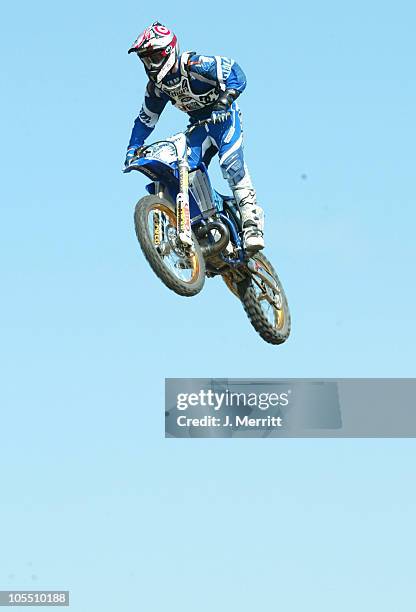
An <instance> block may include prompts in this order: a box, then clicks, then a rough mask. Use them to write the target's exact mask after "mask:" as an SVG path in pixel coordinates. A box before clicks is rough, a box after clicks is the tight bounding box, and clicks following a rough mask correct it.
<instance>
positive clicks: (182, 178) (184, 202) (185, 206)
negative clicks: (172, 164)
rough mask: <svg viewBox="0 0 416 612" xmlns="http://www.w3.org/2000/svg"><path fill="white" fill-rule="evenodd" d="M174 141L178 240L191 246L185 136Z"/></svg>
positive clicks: (184, 244) (186, 245)
mask: <svg viewBox="0 0 416 612" xmlns="http://www.w3.org/2000/svg"><path fill="white" fill-rule="evenodd" d="M182 136H183V138H182V139H180V141H179V142H177V143H176V146H177V150H178V170H179V193H178V195H177V196H176V223H177V227H176V230H177V234H178V238H179V241H180V242H181V243H182V244H183V246H185V247H188V248H189V247H192V245H193V241H192V232H191V214H190V210H189V164H188V156H187V142H186V136H185V135H184V134H183V135H182Z"/></svg>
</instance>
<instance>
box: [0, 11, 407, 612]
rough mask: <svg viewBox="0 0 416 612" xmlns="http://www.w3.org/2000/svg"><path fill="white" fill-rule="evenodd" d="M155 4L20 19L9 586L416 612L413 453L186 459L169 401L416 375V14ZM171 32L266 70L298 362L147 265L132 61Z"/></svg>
mask: <svg viewBox="0 0 416 612" xmlns="http://www.w3.org/2000/svg"><path fill="white" fill-rule="evenodd" d="M153 6H155V5H152V4H151V3H147V4H146V3H138V2H136V3H130V4H129V3H125V4H124V5H120V4H116V3H114V2H108V1H100V2H97V1H96V0H91V1H90V2H79V0H74V1H73V2H71V3H59V4H56V3H53V2H50V1H40V2H37V3H29V2H28V1H27V0H23V2H20V3H18V4H12V3H8V4H6V5H5V6H4V7H3V10H2V34H1V37H0V45H1V58H2V65H3V75H2V91H3V94H2V98H1V102H0V105H1V117H2V130H1V131H2V147H1V150H0V156H1V167H2V180H1V183H0V201H1V222H0V232H1V240H0V249H1V281H2V282H1V286H2V292H1V293H2V299H1V303H0V314H1V317H0V326H1V347H2V356H1V363H0V366H1V370H0V371H1V375H2V376H1V379H2V383H1V387H0V403H1V432H2V436H1V445H0V466H1V468H0V469H1V491H2V503H1V507H0V582H1V584H2V585H3V588H69V589H70V590H71V591H72V596H73V600H72V601H73V604H72V609H73V610H76V612H92V611H93V610H97V612H98V611H99V612H114V610H117V609H120V610H123V611H130V610H131V611H137V610H141V609H143V610H147V611H153V610H155V611H160V610H166V609H169V610H172V611H175V612H176V611H178V612H179V611H180V612H194V611H195V610H198V612H212V610H213V609H215V610H219V611H222V610H236V609H238V610H239V612H249V611H251V610H253V609H258V610H262V611H264V610H276V609H282V610H285V612H301V611H302V612H303V611H304V610H305V609H308V610H314V611H315V610H317V611H318V610H319V612H332V611H333V610H334V609H336V610H337V612H344V611H345V612H347V611H348V612H350V611H351V610H352V609H353V610H356V611H358V612H361V611H364V610H365V611H367V610H369V609H371V610H377V611H378V612H387V611H388V612H391V610H408V609H410V608H409V606H410V603H409V601H410V600H411V598H412V599H413V592H412V590H413V587H412V586H411V585H412V583H413V575H412V574H413V566H414V559H413V554H414V547H415V537H414V512H415V502H416V497H415V492H414V491H415V489H414V486H413V483H414V477H415V474H414V465H415V444H414V442H413V441H397V440H396V441H388V440H386V441H382V440H378V441H366V440H359V441H358V440H356V441H351V440H284V441H277V440H272V441H270V440H239V441H236V440H226V441H224V440H195V441H189V440H188V441H186V442H185V441H183V440H165V439H164V438H163V406H162V402H163V379H164V377H165V376H170V377H172V376H181V377H187V376H196V377H203V376H219V377H233V376H237V377H244V376H247V377H256V376H262V377H297V376H317V377H331V376H344V377H348V376H359V377H366V376H375V377H383V376H414V374H415V367H414V362H415V359H414V353H415V349H414V346H415V342H416V330H415V323H414V321H415V315H414V313H415V308H416V289H415V284H414V260H415V252H416V247H415V239H414V228H415V221H416V212H415V206H414V204H415V193H416V188H415V171H414V169H415V157H416V153H415V151H416V149H415V128H414V125H415V122H414V109H415V102H416V100H415V98H416V84H415V79H414V57H415V43H414V21H415V18H416V11H415V8H414V5H413V4H412V3H411V2H410V1H409V2H404V1H401V0H399V1H398V2H395V3H386V2H375V1H366V2H358V1H357V0H355V1H352V2H349V3H343V4H342V3H333V2H329V1H327V2H326V1H323V0H316V1H315V2H306V1H305V0H304V1H296V2H291V3H287V2H285V3H283V2H277V3H276V2H265V1H263V0H260V1H259V2H255V3H252V4H240V5H237V4H234V3H228V4H227V3H221V4H218V5H215V4H212V3H211V4H210V3H206V4H201V3H199V4H198V3H196V4H195V3H194V4H193V5H192V10H191V9H190V5H189V4H186V3H182V4H181V3H168V2H166V1H165V0H162V1H161V2H158V3H157V13H155V12H153V8H152V7H153ZM153 19H160V20H161V21H163V22H165V23H166V24H167V25H169V26H171V27H172V29H175V30H176V32H177V33H178V35H179V38H180V41H181V45H182V48H183V49H195V50H197V51H199V52H201V53H206V54H211V53H212V54H224V55H228V56H231V57H234V58H235V59H236V60H238V62H239V63H240V64H241V66H242V67H243V69H244V70H245V71H246V73H247V77H248V88H247V90H246V92H245V93H244V96H243V97H242V98H241V103H240V106H241V108H242V111H243V113H244V125H245V133H246V156H247V161H248V163H249V166H250V169H251V173H252V176H253V179H254V181H255V184H256V186H257V190H258V194H259V198H260V200H261V202H262V204H263V206H264V208H265V210H266V215H267V217H266V222H267V243H268V246H267V254H268V255H269V257H270V259H271V260H272V261H273V262H274V264H275V265H276V267H277V269H278V270H279V272H280V275H281V277H282V280H283V282H284V284H285V286H286V288H287V293H288V297H289V301H290V305H291V310H292V317H293V334H292V336H291V339H290V341H289V342H288V343H287V344H286V345H284V346H282V347H273V346H269V345H267V344H265V343H263V342H262V341H261V340H260V339H259V338H258V337H257V336H256V334H255V333H254V331H253V330H252V329H251V327H250V325H249V322H248V321H247V320H246V318H245V315H244V312H243V310H242V308H241V306H240V305H239V303H238V302H237V301H236V299H235V298H234V297H233V296H232V295H231V294H229V293H228V291H227V289H226V288H225V286H224V285H223V284H222V283H221V281H220V280H218V279H214V280H211V281H208V282H207V284H206V287H205V289H204V291H203V292H202V293H201V294H200V295H199V296H197V297H195V298H193V299H191V300H186V299H184V298H179V297H178V296H176V295H174V294H173V293H171V292H169V291H168V290H167V289H165V288H164V287H163V286H162V284H161V283H160V281H159V280H158V279H157V278H156V277H154V276H153V274H152V272H151V271H150V270H149V269H148V267H147V264H146V263H145V261H144V258H143V257H142V255H141V253H140V251H139V247H138V245H137V242H136V238H135V235H134V229H133V223H132V216H133V207H134V203H135V202H136V201H137V200H138V199H139V197H141V196H142V194H143V193H144V185H145V183H146V180H145V178H144V177H141V176H139V175H138V174H134V175H128V176H124V175H122V173H121V167H122V162H123V159H124V153H125V147H126V145H127V142H128V138H129V135H130V130H131V125H132V121H133V119H134V117H135V116H136V114H137V111H138V109H139V106H140V104H141V100H142V95H143V89H144V85H145V77H144V73H143V71H142V70H141V68H140V66H139V64H138V62H137V60H136V59H135V58H134V57H131V56H130V57H128V56H127V49H128V46H129V44H130V43H131V41H132V40H133V39H134V38H135V37H136V36H137V34H138V33H139V31H140V30H141V29H142V28H143V27H144V26H146V25H147V24H148V23H149V22H151V21H152V20H153ZM185 121H186V117H185V116H184V115H182V114H181V113H179V112H178V111H175V110H174V109H172V108H168V109H167V110H166V111H165V113H164V115H163V117H162V119H161V121H160V123H159V126H158V128H157V130H156V132H155V137H157V136H164V135H168V134H171V133H172V132H175V131H178V130H180V129H181V128H182V127H183V126H184V125H185ZM214 174H216V176H218V172H217V173H214ZM302 175H305V176H306V178H302ZM184 339H185V340H184ZM102 589H105V592H104V593H103V592H102ZM100 590H101V593H100V592H99V591H100ZM94 597H95V598H96V602H97V603H96V604H94V603H93V600H94ZM135 598H137V601H135Z"/></svg>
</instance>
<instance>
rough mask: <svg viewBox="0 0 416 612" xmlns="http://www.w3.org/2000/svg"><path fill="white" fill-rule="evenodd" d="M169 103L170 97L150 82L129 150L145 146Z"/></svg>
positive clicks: (134, 127)
mask: <svg viewBox="0 0 416 612" xmlns="http://www.w3.org/2000/svg"><path fill="white" fill-rule="evenodd" d="M168 101H169V98H168V96H167V95H166V94H164V93H163V92H162V91H161V90H160V89H159V88H158V87H156V85H155V84H154V83H152V82H151V81H149V83H148V84H147V87H146V93H145V97H144V102H143V105H142V108H141V110H140V113H139V116H138V117H137V118H136V120H135V122H134V126H133V130H132V133H131V137H130V141H129V146H128V148H129V149H130V147H141V146H142V145H143V143H144V141H145V140H146V138H147V137H148V136H149V134H151V133H152V132H153V130H154V129H155V125H156V123H157V122H158V119H159V117H160V115H161V113H162V111H163V109H164V108H165V106H166V104H167V103H168Z"/></svg>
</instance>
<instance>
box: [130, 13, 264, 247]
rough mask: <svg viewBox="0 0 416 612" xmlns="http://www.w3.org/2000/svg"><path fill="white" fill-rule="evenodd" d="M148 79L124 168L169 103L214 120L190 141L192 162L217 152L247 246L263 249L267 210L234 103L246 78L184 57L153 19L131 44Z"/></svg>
mask: <svg viewBox="0 0 416 612" xmlns="http://www.w3.org/2000/svg"><path fill="white" fill-rule="evenodd" d="M128 52H129V53H136V54H137V56H138V57H139V59H140V60H141V61H142V62H143V64H144V68H145V71H146V73H147V76H148V78H149V82H148V84H147V87H146V92H145V98H144V102H143V105H142V108H141V110H140V113H139V116H138V117H137V118H136V120H135V122H134V126H133V130H132V134H131V138H130V142H129V145H128V149H127V155H126V161H125V166H128V165H129V163H130V161H131V160H132V158H133V157H134V155H135V154H136V152H137V150H138V149H139V148H140V147H142V146H143V144H144V142H145V140H146V138H147V137H148V136H149V134H150V133H151V132H152V131H153V129H154V127H155V125H156V123H157V121H158V119H159V117H160V114H161V113H162V111H163V109H164V108H165V106H166V104H167V103H168V102H169V101H170V102H171V103H172V104H173V105H174V106H176V107H177V108H178V109H179V110H181V111H184V112H185V113H188V115H189V117H190V118H191V124H192V123H195V122H197V121H200V120H201V119H208V118H209V117H211V119H212V123H209V124H206V125H203V126H201V127H199V128H197V129H196V130H195V131H194V132H193V133H192V134H191V135H190V136H189V139H188V144H189V147H190V148H191V153H190V154H189V158H188V159H189V163H190V165H191V167H196V166H197V165H198V164H199V163H200V162H201V161H203V162H204V163H205V164H206V165H208V164H209V162H210V161H211V159H212V157H213V156H214V155H215V154H216V153H218V155H219V162H220V167H221V171H222V174H223V176H224V178H225V179H226V180H227V181H228V184H229V186H230V188H231V190H232V192H233V194H234V197H235V200H236V202H237V205H238V207H239V209H240V212H241V217H242V224H243V243H244V247H245V248H246V249H247V250H248V251H250V252H256V251H258V250H260V249H262V248H263V247H264V239H263V210H262V208H261V207H260V206H259V205H258V204H257V201H256V192H255V189H254V187H253V183H252V181H251V178H250V174H249V172H248V169H247V166H246V164H245V162H244V155H243V130H242V124H241V114H240V111H239V108H238V105H237V103H236V99H237V98H238V96H239V95H240V94H241V93H242V92H243V91H244V89H245V87H246V77H245V75H244V72H243V71H242V70H241V68H240V66H239V65H238V64H237V63H236V62H235V61H234V60H232V59H228V58H226V57H221V56H205V55H198V54H196V53H195V52H193V51H192V52H188V51H186V52H184V53H180V51H179V45H178V42H177V38H176V36H175V34H174V33H173V32H171V31H170V30H169V29H168V28H166V27H165V26H163V25H162V24H161V23H159V22H158V21H155V22H154V23H153V24H152V25H151V26H149V27H148V28H146V29H145V30H144V32H143V33H142V34H140V35H139V37H138V38H137V39H136V40H135V41H134V43H133V44H132V45H131V47H130V49H129V51H128Z"/></svg>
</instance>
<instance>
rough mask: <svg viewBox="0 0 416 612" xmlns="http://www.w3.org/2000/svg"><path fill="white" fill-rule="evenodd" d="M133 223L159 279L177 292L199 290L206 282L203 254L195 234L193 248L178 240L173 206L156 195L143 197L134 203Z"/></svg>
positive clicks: (183, 293) (186, 293) (187, 292)
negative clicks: (186, 246)
mask: <svg viewBox="0 0 416 612" xmlns="http://www.w3.org/2000/svg"><path fill="white" fill-rule="evenodd" d="M134 225H135V229H136V235H137V239H138V241H139V243H140V246H141V248H142V251H143V253H144V255H145V257H146V259H147V261H148V262H149V264H150V266H151V267H152V269H153V271H154V273H155V274H157V276H158V277H159V278H160V280H161V281H162V282H163V283H164V284H165V285H166V286H167V287H169V289H172V291H175V293H177V294H179V295H184V296H187V297H190V296H193V295H196V294H197V293H199V292H200V291H201V289H202V287H203V286H204V282H205V261H204V257H203V255H202V251H201V247H200V246H199V244H198V241H197V239H196V237H195V236H194V235H192V237H193V241H194V245H193V247H192V249H188V248H185V247H183V246H182V244H181V243H180V242H179V241H178V237H177V232H176V211H175V207H174V206H173V205H172V204H171V203H170V202H168V201H166V200H162V199H161V198H159V197H157V196H145V197H144V198H142V199H141V200H139V202H138V203H137V204H136V209H135V211H134Z"/></svg>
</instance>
